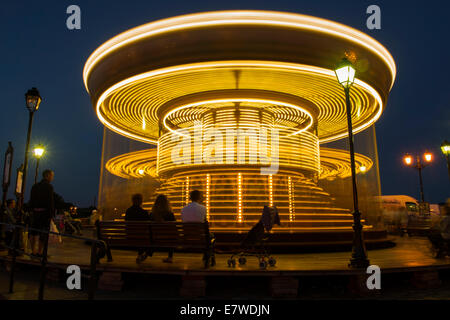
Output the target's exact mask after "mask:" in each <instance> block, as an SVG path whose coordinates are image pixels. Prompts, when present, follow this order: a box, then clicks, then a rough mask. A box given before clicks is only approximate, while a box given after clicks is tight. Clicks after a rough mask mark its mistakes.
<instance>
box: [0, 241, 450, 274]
mask: <svg viewBox="0 0 450 320" xmlns="http://www.w3.org/2000/svg"><path fill="white" fill-rule="evenodd" d="M395 242H396V246H395V247H392V248H385V249H378V250H370V251H369V252H368V254H369V259H370V262H371V264H375V265H378V266H379V267H380V268H381V269H382V270H383V271H384V272H385V273H387V272H395V271H399V270H402V271H404V270H405V269H408V270H417V269H421V268H448V269H450V258H447V259H439V260H438V259H434V258H433V256H432V254H431V251H430V242H429V241H428V240H427V239H426V238H424V237H407V236H405V237H402V238H400V237H398V238H396V239H395ZM49 254H50V255H51V256H50V258H49V263H50V264H52V265H55V266H59V267H61V268H64V269H65V268H66V267H67V266H68V265H71V264H76V265H79V266H80V267H83V266H85V267H86V268H88V267H89V260H90V246H87V245H86V244H85V243H84V242H83V241H81V240H73V239H67V240H66V241H65V242H64V243H63V244H62V245H58V246H51V247H50V248H49ZM5 255H6V251H3V252H0V258H2V257H5ZM112 255H113V259H114V261H113V262H107V261H106V259H102V261H101V264H100V265H99V266H98V270H100V271H118V272H137V273H159V274H177V275H181V274H186V273H190V274H201V275H208V276H215V275H217V276H219V275H220V276H225V275H235V276H243V275H245V276H247V275H252V276H257V275H262V276H269V275H293V276H302V275H314V274H318V275H323V274H324V273H326V274H348V273H350V272H352V270H351V269H349V268H348V262H349V258H350V253H349V252H326V253H297V254H281V253H280V254H276V253H274V254H273V256H274V257H275V258H276V260H277V264H276V266H275V267H274V268H268V269H267V270H260V269H259V263H258V260H257V259H256V258H255V257H249V258H248V262H247V264H246V265H244V266H239V265H237V266H236V267H235V268H229V267H228V265H227V260H228V259H229V257H230V254H217V255H216V258H217V259H216V260H217V265H216V266H215V267H212V268H209V269H207V270H205V269H204V267H203V263H202V259H201V254H188V253H175V255H174V262H173V263H172V264H167V263H163V262H162V260H163V258H164V257H165V254H164V253H156V254H155V255H154V256H153V257H152V258H148V259H147V260H146V261H144V262H143V263H142V264H139V265H138V264H136V252H135V251H133V250H112ZM18 261H19V262H21V263H29V264H35V265H38V264H39V262H38V261H31V260H30V258H29V257H27V256H24V257H22V258H19V259H18Z"/></svg>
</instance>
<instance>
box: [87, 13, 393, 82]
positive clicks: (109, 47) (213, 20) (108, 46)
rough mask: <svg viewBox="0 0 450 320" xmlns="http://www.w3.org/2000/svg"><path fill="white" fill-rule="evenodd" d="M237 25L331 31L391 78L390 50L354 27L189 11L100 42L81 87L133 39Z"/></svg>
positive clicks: (296, 17) (291, 17)
mask: <svg viewBox="0 0 450 320" xmlns="http://www.w3.org/2000/svg"><path fill="white" fill-rule="evenodd" d="M239 24H250V25H269V26H270V25H272V26H285V27H290V28H298V29H306V30H311V31H314V32H320V33H324V34H331V35H333V36H337V37H341V38H344V39H347V40H349V41H352V42H354V43H355V44H358V45H361V46H363V47H365V48H367V49H369V50H370V51H372V52H373V53H375V54H376V55H378V56H379V57H380V58H381V59H382V60H384V62H385V63H386V64H387V65H388V66H389V70H390V72H391V75H392V78H393V79H395V76H396V66H395V62H394V59H393V58H392V56H391V55H390V53H389V52H388V51H387V50H386V48H385V47H383V46H382V45H381V44H380V43H379V42H377V41H376V40H374V39H373V38H371V37H369V36H368V35H366V34H364V33H362V32H360V31H358V30H356V29H353V28H350V27H348V26H345V25H342V24H339V23H336V22H333V21H329V20H325V19H321V18H317V17H312V16H307V15H301V14H293V13H281V12H273V11H244V10H242V11H217V12H206V13H197V14H189V15H184V16H179V17H173V18H168V19H163V20H160V21H156V22H151V23H148V24H145V25H142V26H139V27H136V28H133V29H130V30H128V31H126V32H123V33H121V34H119V35H118V36H116V37H114V38H112V39H110V40H108V41H107V42H106V43H104V44H103V45H101V46H100V47H99V48H98V49H97V50H95V51H94V52H93V53H92V54H91V56H90V57H89V58H88V60H87V61H86V64H85V66H84V69H83V79H84V84H85V87H86V89H87V90H88V91H89V89H88V86H87V79H88V78H89V74H90V72H91V71H92V69H93V68H94V66H95V65H96V64H97V63H98V62H99V61H101V60H102V58H103V57H105V56H106V55H108V54H110V53H112V52H113V51H116V50H119V49H120V48H121V47H123V46H126V45H128V44H131V43H133V42H135V41H138V40H140V39H143V38H147V37H151V36H156V35H159V34H162V33H165V32H170V31H174V30H184V29H189V28H199V27H208V26H218V25H239ZM392 84H393V83H392ZM392 84H391V87H392Z"/></svg>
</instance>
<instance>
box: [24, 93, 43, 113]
mask: <svg viewBox="0 0 450 320" xmlns="http://www.w3.org/2000/svg"><path fill="white" fill-rule="evenodd" d="M41 101H42V98H41V96H40V95H39V91H38V90H37V89H36V88H34V87H33V88H31V89H30V90H28V91H27V93H25V103H26V105H27V108H28V110H29V111H30V112H35V111H36V110H37V109H39V105H40V104H41Z"/></svg>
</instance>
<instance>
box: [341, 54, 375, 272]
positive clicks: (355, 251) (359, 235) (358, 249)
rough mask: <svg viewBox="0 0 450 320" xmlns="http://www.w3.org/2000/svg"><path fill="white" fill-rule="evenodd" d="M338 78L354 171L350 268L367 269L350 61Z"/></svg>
mask: <svg viewBox="0 0 450 320" xmlns="http://www.w3.org/2000/svg"><path fill="white" fill-rule="evenodd" d="M335 73H336V77H337V79H338V81H339V83H340V84H341V85H342V86H343V87H344V91H345V102H346V109H347V124H348V140H349V145H350V164H351V171H352V188H353V231H354V232H353V247H352V258H351V260H350V264H349V266H350V267H353V268H366V267H368V266H369V264H370V263H369V259H368V258H367V253H366V247H365V244H364V240H363V230H362V229H363V226H362V224H361V213H360V212H359V206H358V190H357V188H356V169H355V151H354V147H353V126H352V114H351V105H350V87H351V86H352V84H353V81H354V79H355V69H354V68H353V65H352V64H351V62H350V61H348V60H347V59H345V58H344V59H343V60H342V62H341V63H340V64H339V65H338V66H337V68H336V70H335Z"/></svg>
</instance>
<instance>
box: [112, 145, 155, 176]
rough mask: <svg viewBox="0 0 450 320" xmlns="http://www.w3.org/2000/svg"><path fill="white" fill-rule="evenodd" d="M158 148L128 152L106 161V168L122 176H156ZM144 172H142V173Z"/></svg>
mask: <svg viewBox="0 0 450 320" xmlns="http://www.w3.org/2000/svg"><path fill="white" fill-rule="evenodd" d="M156 156H157V152H156V149H155V148H154V149H147V150H141V151H135V152H130V153H126V154H123V155H120V156H117V157H114V158H111V159H109V160H108V162H106V165H105V168H106V170H108V171H109V172H110V173H112V174H114V175H116V176H119V177H121V178H125V179H129V178H142V176H143V174H144V173H145V174H147V175H149V176H152V177H155V176H156ZM141 172H142V173H141Z"/></svg>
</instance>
